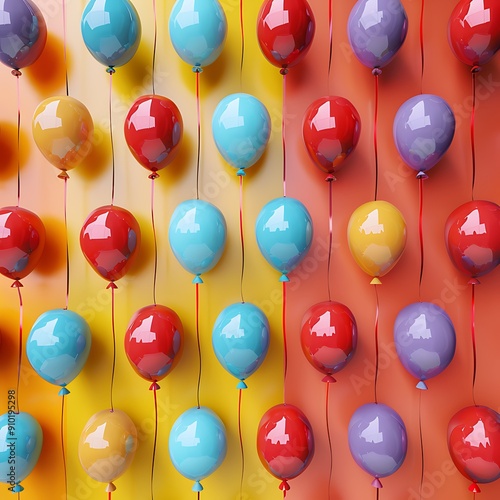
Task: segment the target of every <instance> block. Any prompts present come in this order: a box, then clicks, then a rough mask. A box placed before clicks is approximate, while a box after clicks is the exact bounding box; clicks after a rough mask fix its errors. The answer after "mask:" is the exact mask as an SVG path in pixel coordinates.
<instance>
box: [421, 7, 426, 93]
mask: <svg viewBox="0 0 500 500" xmlns="http://www.w3.org/2000/svg"><path fill="white" fill-rule="evenodd" d="M424 13H425V0H422V4H421V8H420V60H421V64H422V70H421V71H422V72H421V75H420V93H422V92H423V88H424V63H425V52H424Z"/></svg>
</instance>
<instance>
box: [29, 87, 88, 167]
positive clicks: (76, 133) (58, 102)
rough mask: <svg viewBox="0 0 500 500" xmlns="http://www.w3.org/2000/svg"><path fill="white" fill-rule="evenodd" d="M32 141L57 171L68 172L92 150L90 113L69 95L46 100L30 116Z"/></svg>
mask: <svg viewBox="0 0 500 500" xmlns="http://www.w3.org/2000/svg"><path fill="white" fill-rule="evenodd" d="M32 125H33V126H32V129H33V138H34V139H35V143H36V145H37V146H38V149H39V150H40V151H41V153H42V154H43V156H45V158H47V160H49V162H50V163H52V165H54V166H55V167H57V168H58V169H59V170H63V171H66V170H71V169H72V168H74V167H76V166H77V165H78V164H80V163H81V162H82V161H83V160H84V159H85V158H86V157H87V155H88V154H89V153H90V151H91V150H92V138H93V135H94V122H93V120H92V117H91V116H90V113H89V110H88V109H87V108H86V107H85V106H84V105H83V104H82V103H81V102H80V101H78V100H77V99H74V98H73V97H69V96H56V97H49V98H48V99H45V100H44V101H42V102H41V103H40V104H39V105H38V107H37V108H36V110H35V114H34V115H33V124H32Z"/></svg>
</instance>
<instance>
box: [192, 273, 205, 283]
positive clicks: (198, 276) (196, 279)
mask: <svg viewBox="0 0 500 500" xmlns="http://www.w3.org/2000/svg"><path fill="white" fill-rule="evenodd" d="M193 283H194V284H195V285H196V284H199V283H203V280H202V279H201V276H200V275H199V274H197V275H196V276H195V277H194V278H193Z"/></svg>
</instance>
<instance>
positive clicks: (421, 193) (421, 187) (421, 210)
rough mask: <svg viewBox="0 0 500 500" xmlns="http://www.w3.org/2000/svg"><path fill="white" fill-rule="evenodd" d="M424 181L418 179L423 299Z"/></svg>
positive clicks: (420, 283)
mask: <svg viewBox="0 0 500 500" xmlns="http://www.w3.org/2000/svg"><path fill="white" fill-rule="evenodd" d="M423 182H424V179H423V178H422V177H420V178H419V179H418V237H419V243H420V277H419V280H418V297H419V299H420V297H421V291H422V278H423V276H424V231H423V225H424V218H423V213H424V184H423Z"/></svg>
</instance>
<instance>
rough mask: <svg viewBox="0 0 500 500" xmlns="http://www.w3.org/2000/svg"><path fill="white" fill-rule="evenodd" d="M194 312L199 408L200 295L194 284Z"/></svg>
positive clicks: (198, 401) (197, 402) (198, 403)
mask: <svg viewBox="0 0 500 500" xmlns="http://www.w3.org/2000/svg"><path fill="white" fill-rule="evenodd" d="M195 296H196V297H195V308H194V309H195V310H194V317H195V323H196V345H197V347H198V382H197V384H196V404H197V405H198V408H199V407H200V386H201V341H200V293H199V283H195Z"/></svg>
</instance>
